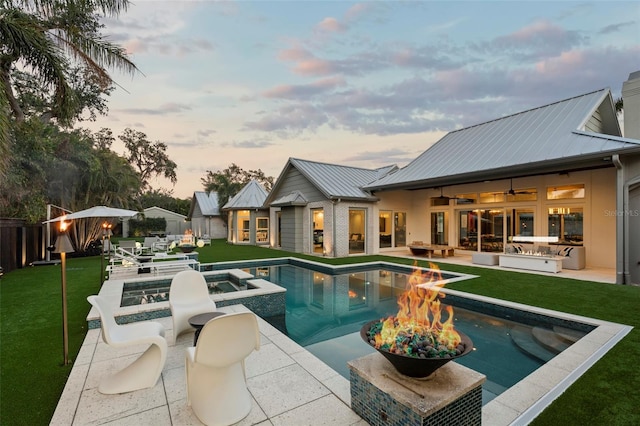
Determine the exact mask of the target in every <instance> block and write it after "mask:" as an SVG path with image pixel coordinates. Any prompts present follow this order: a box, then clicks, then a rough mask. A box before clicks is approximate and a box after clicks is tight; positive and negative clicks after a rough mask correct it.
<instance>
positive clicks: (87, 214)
mask: <svg viewBox="0 0 640 426" xmlns="http://www.w3.org/2000/svg"><path fill="white" fill-rule="evenodd" d="M138 213H139V212H137V211H134V210H126V209H117V208H114V207H107V206H95V207H91V208H88V209H85V210H80V211H79V212H74V213H70V214H68V215H66V216H59V217H57V218H55V219H51V220H47V221H46V222H44V223H49V222H59V221H61V220H62V219H63V218H64V220H73V219H88V218H99V217H131V216H135V215H137V214H138Z"/></svg>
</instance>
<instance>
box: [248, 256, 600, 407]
mask: <svg viewBox="0 0 640 426" xmlns="http://www.w3.org/2000/svg"><path fill="white" fill-rule="evenodd" d="M246 271H247V272H249V273H251V274H253V275H256V276H258V275H259V276H260V278H264V279H266V280H268V281H271V282H273V283H275V284H278V285H280V286H282V287H284V288H286V289H287V292H286V296H285V297H286V314H285V316H284V318H281V317H278V318H265V319H266V320H267V321H269V322H270V323H271V324H272V325H274V326H276V327H277V328H279V329H280V330H281V331H283V332H284V333H286V334H287V335H288V336H289V337H290V338H291V339H293V340H294V341H295V342H297V343H298V344H300V345H302V346H304V347H305V349H307V350H308V351H309V352H311V353H313V354H314V355H316V356H317V357H318V358H320V359H321V360H322V361H324V362H325V363H326V364H328V365H329V366H330V367H332V368H333V369H334V370H336V371H337V372H339V373H340V374H341V375H343V376H344V377H346V378H347V379H348V378H349V369H348V366H347V362H348V361H349V360H352V359H356V358H359V357H361V356H364V355H368V354H370V353H372V352H375V349H373V348H372V347H371V346H369V345H368V344H366V343H365V342H363V341H362V340H361V338H360V328H361V327H362V325H364V324H365V323H366V322H368V321H371V320H375V319H380V318H386V317H388V316H391V315H395V314H396V313H397V311H398V305H397V301H396V300H397V296H398V295H400V294H402V293H403V292H404V291H405V288H406V284H407V281H408V279H409V275H410V274H409V273H407V272H397V271H394V270H385V269H374V270H354V271H353V272H350V273H344V274H338V275H333V274H326V273H324V272H319V271H315V270H313V269H308V268H302V267H299V266H293V265H280V266H268V267H261V268H248V269H246ZM442 274H443V278H445V279H453V278H455V274H448V273H446V272H442ZM442 303H443V304H446V303H449V304H451V305H452V306H454V321H455V327H456V329H458V330H460V331H462V332H463V333H465V334H467V335H468V336H469V337H470V338H471V340H472V341H473V343H474V351H473V352H472V353H470V354H469V355H466V356H464V357H462V358H458V359H457V360H456V362H459V363H460V364H462V365H465V366H467V367H469V368H471V369H473V370H475V371H478V372H480V373H482V374H484V375H486V376H487V381H486V382H485V384H484V385H483V404H486V403H487V402H489V401H490V400H492V399H493V398H495V397H496V396H497V395H499V394H500V393H502V392H503V391H505V390H506V389H508V388H509V387H511V386H513V385H514V384H516V383H517V382H519V381H520V380H522V379H523V378H524V377H526V376H527V375H529V374H530V373H531V372H533V371H535V370H536V369H537V368H539V367H540V366H542V365H544V363H545V362H546V361H548V360H549V359H551V358H553V356H555V355H556V354H557V353H559V351H560V350H562V348H563V347H567V346H568V345H569V344H565V345H564V346H562V345H560V348H559V349H558V348H557V347H553V348H550V347H548V346H549V345H545V344H540V343H539V342H536V340H535V336H536V335H549V334H555V332H554V327H557V325H554V324H553V323H552V322H546V321H545V319H544V318H536V317H532V315H531V314H528V313H523V314H522V315H521V316H522V318H518V314H517V313H515V314H514V312H513V311H510V312H505V313H504V314H501V313H500V312H499V310H498V314H497V315H496V314H495V312H492V314H491V315H489V314H487V313H483V312H482V309H481V307H479V306H468V305H469V304H468V303H467V304H465V302H464V301H463V300H462V299H461V298H459V297H458V298H456V297H445V298H444V299H442ZM460 305H462V306H460ZM494 310H495V309H494ZM519 312H522V311H519ZM443 316H444V318H443V320H444V319H446V313H444V314H443ZM549 321H551V320H549ZM565 327H566V324H563V330H565ZM588 331H590V330H589V329H586V328H584V329H581V330H572V331H571V334H572V336H573V338H575V340H577V339H578V338H580V337H582V336H584V335H585V334H586V333H587V332H588Z"/></svg>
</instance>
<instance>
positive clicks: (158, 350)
mask: <svg viewBox="0 0 640 426" xmlns="http://www.w3.org/2000/svg"><path fill="white" fill-rule="evenodd" d="M87 300H88V301H89V303H91V304H92V305H93V306H94V307H95V308H96V310H97V311H98V313H99V314H100V322H101V327H102V340H104V342H105V343H106V344H107V345H109V346H113V347H116V348H118V347H124V346H134V345H142V344H149V345H150V346H149V348H148V349H147V350H146V351H145V352H144V353H143V354H142V355H140V356H139V357H138V358H137V359H136V360H135V361H134V362H133V363H131V364H129V365H128V366H127V367H125V368H124V369H122V370H120V371H118V372H117V373H115V374H113V375H111V376H108V377H105V378H103V379H102V380H101V381H100V385H99V386H98V391H99V392H100V393H104V394H117V393H125V392H131V391H135V390H139V389H144V388H150V387H153V386H155V384H156V382H157V381H158V378H159V377H160V373H162V369H163V368H164V363H165V361H166V359H167V341H166V340H165V338H164V326H163V325H162V324H160V323H159V322H137V323H132V324H124V325H119V324H117V323H116V320H115V318H114V316H113V312H112V311H111V308H110V307H109V305H108V304H107V303H106V301H105V300H104V299H103V298H102V297H100V296H89V297H87Z"/></svg>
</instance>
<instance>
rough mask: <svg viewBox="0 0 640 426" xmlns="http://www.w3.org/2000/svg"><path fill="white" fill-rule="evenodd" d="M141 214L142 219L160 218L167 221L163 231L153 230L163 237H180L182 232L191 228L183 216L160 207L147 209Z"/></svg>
mask: <svg viewBox="0 0 640 426" xmlns="http://www.w3.org/2000/svg"><path fill="white" fill-rule="evenodd" d="M143 213H144V217H147V218H162V219H165V220H166V221H167V226H166V228H165V229H155V230H153V231H155V232H160V233H162V234H164V235H181V234H184V231H186V230H187V229H190V228H191V223H190V222H189V221H188V220H187V217H186V216H185V215H183V214H180V213H176V212H172V211H169V210H166V209H163V208H162V207H156V206H154V207H148V208H146V209H144V210H143Z"/></svg>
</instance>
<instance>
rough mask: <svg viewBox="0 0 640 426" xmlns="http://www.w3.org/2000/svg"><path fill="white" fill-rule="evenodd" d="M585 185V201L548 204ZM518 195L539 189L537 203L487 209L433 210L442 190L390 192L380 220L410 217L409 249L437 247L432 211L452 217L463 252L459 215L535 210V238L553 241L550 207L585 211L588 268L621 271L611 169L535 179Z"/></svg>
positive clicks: (504, 185) (480, 188)
mask: <svg viewBox="0 0 640 426" xmlns="http://www.w3.org/2000/svg"><path fill="white" fill-rule="evenodd" d="M577 183H578V184H579V183H583V184H584V185H585V198H584V199H575V200H547V199H546V191H547V187H549V186H554V185H557V186H560V185H569V184H577ZM509 187H510V182H509V180H498V181H493V182H482V183H476V184H468V185H457V186H451V187H444V188H443V190H442V193H443V194H444V195H445V196H450V197H453V196H455V195H456V194H463V193H474V192H503V191H506V190H508V189H509ZM513 187H514V188H515V189H524V188H536V189H537V191H538V197H537V200H535V201H523V202H517V203H516V202H510V203H506V202H504V203H495V204H493V203H486V204H470V205H464V206H463V205H455V201H454V200H451V201H450V204H449V205H445V206H438V207H432V206H431V201H430V199H431V197H438V196H439V195H440V194H441V192H440V189H424V190H418V191H389V192H378V193H377V194H376V196H378V197H379V198H380V201H379V202H378V204H377V206H376V215H377V214H378V212H379V211H380V210H392V211H406V212H407V243H411V241H415V240H420V241H425V242H429V241H431V226H430V219H431V217H430V214H431V212H432V211H446V212H448V215H449V230H448V239H449V245H451V246H457V241H458V216H457V214H458V212H459V211H460V210H473V209H476V208H480V209H489V208H492V207H494V208H495V207H496V206H500V207H505V206H506V207H508V208H512V207H514V208H525V207H526V208H531V209H533V210H534V211H535V221H534V235H537V236H542V235H548V211H549V210H548V209H549V208H550V207H558V206H563V207H569V208H570V207H581V208H583V213H584V222H583V231H584V246H585V251H586V258H587V259H586V261H587V267H589V266H591V267H603V268H615V262H616V249H615V238H616V232H615V230H616V228H615V227H616V225H615V214H612V213H611V212H612V211H615V208H616V207H615V206H616V200H615V198H616V195H615V188H616V171H615V169H614V168H612V167H609V168H606V169H597V170H588V171H581V172H571V173H569V174H564V175H558V174H553V175H545V176H531V177H525V178H518V179H514V181H513Z"/></svg>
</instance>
